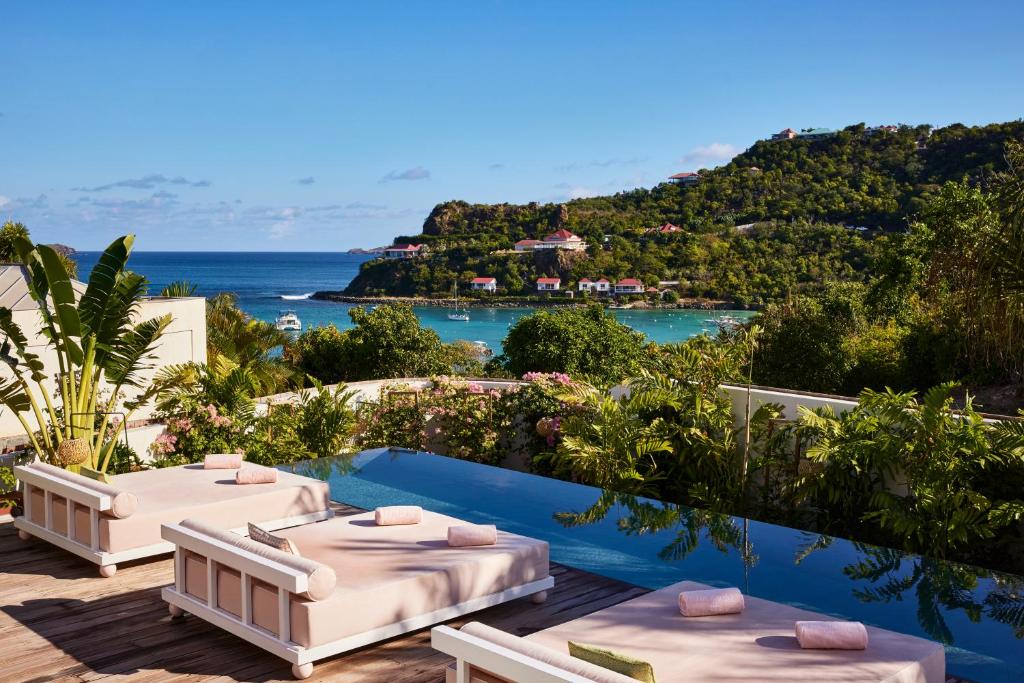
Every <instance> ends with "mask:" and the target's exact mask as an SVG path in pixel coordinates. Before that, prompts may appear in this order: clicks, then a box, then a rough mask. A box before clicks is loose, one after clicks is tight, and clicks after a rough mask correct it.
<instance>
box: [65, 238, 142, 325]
mask: <svg viewBox="0 0 1024 683" xmlns="http://www.w3.org/2000/svg"><path fill="white" fill-rule="evenodd" d="M134 242H135V236H134V235H125V236H124V237H119V238H117V239H116V240H114V241H113V242H111V243H110V246H108V247H107V248H106V249H105V250H104V251H103V255H102V256H100V259H99V261H97V262H96V265H95V266H93V269H92V273H90V274H89V285H88V287H86V290H85V294H83V295H82V299H81V301H80V302H79V304H78V310H79V315H80V316H81V320H82V325H83V327H85V329H86V330H88V331H92V332H96V333H97V336H98V337H99V336H101V335H100V334H99V332H100V330H101V329H102V328H103V327H104V325H105V324H108V325H109V322H108V320H109V318H110V316H109V315H108V314H107V312H108V308H110V307H111V306H117V304H118V301H117V300H116V297H114V296H113V294H114V292H115V289H116V288H117V286H118V283H119V280H120V279H121V275H122V273H124V269H125V265H126V264H127V263H128V256H129V255H130V254H131V251H132V244H133V243H134Z"/></svg>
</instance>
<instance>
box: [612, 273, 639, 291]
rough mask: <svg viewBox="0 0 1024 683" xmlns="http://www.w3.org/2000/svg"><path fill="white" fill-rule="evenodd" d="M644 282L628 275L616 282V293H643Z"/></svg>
mask: <svg viewBox="0 0 1024 683" xmlns="http://www.w3.org/2000/svg"><path fill="white" fill-rule="evenodd" d="M644 291H645V288H644V283H642V282H640V280H637V279H635V278H631V277H627V278H624V279H622V280H619V281H618V282H616V283H615V293H616V294H643V293H644Z"/></svg>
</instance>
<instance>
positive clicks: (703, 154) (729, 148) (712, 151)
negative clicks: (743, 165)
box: [679, 142, 743, 168]
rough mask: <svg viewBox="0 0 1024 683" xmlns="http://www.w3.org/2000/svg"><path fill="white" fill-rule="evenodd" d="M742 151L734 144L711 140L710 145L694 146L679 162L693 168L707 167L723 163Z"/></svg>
mask: <svg viewBox="0 0 1024 683" xmlns="http://www.w3.org/2000/svg"><path fill="white" fill-rule="evenodd" d="M742 151H743V150H741V149H740V148H739V147H737V146H736V145H730V144H726V143H724V142H712V143H711V144H710V145H699V146H697V147H694V148H693V149H691V150H690V151H689V152H687V153H686V154H684V155H683V156H682V158H681V159H680V160H679V163H681V164H684V165H686V166H688V167H693V168H708V167H710V166H718V165H719V164H723V163H725V162H727V161H729V160H730V159H732V158H733V157H734V156H736V155H737V154H739V153H740V152H742Z"/></svg>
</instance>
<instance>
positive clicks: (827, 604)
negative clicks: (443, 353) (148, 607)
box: [289, 449, 1024, 681]
mask: <svg viewBox="0 0 1024 683" xmlns="http://www.w3.org/2000/svg"><path fill="white" fill-rule="evenodd" d="M289 468H290V469H292V470H294V471H296V472H299V473H300V474H307V475H310V476H316V477H319V478H320V479H324V480H326V481H328V482H329V484H330V487H331V498H332V499H333V500H336V501H339V502H343V503H348V504H350V505H355V506H357V507H361V508H374V507H377V506H378V505H420V506H422V507H424V508H426V509H429V510H434V511H436V512H441V513H445V514H450V515H453V516H455V517H459V518H462V519H465V520H468V521H472V522H477V523H491V524H496V525H498V527H499V528H501V529H504V530H506V531H511V532H514V533H518V534H523V535H527V536H532V537H534V538H540V539H543V540H546V541H548V543H550V544H551V559H552V560H553V561H555V562H559V563H561V564H565V565H569V566H572V567H577V568H579V569H583V570H586V571H589V572H593V573H595V574H601V575H604V576H608V577H611V578H615V579H619V580H622V581H626V582H628V583H632V584H635V585H639V586H644V587H647V588H651V589H655V588H661V587H664V586H667V585H669V584H671V583H675V582H677V581H680V580H682V579H691V580H694V581H701V582H704V583H708V584H713V585H718V586H739V587H740V588H742V589H743V591H744V592H746V593H749V594H750V595H754V596H757V597H761V598H766V599H769V600H776V601H779V602H784V603H788V604H790V605H794V606H797V607H805V608H807V609H812V610H815V611H818V612H824V613H827V614H831V615H834V616H837V617H842V618H846V619H856V620H859V621H863V622H865V623H869V624H873V625H875V626H880V627H883V628H888V629H892V630H894V631H899V632H902V633H910V634H914V635H919V636H922V637H926V638H931V639H932V640H937V641H940V642H943V643H945V644H946V667H947V670H948V671H949V673H951V674H955V675H958V676H963V677H965V678H970V679H974V680H977V681H1021V680H1024V640H1022V638H1024V577H1020V576H1014V575H1009V574H999V573H996V572H991V571H988V570H983V569H979V568H977V567H969V566H965V565H957V564H953V563H948V562H940V561H938V560H932V559H928V558H924V557H920V556H917V555H911V554H908V553H903V552H899V551H896V550H891V549H887V548H879V547H876V546H869V545H865V544H859V543H853V542H850V541H846V540H843V539H839V538H833V537H829V536H822V535H819V534H813V533H808V532H803V531H797V530H794V529H789V528H786V527H780V526H775V525H772V524H764V523H761V522H754V521H748V520H745V519H742V518H739V517H730V516H727V515H720V514H714V513H708V512H703V511H701V510H695V509H691V508H686V507H682V506H678V505H671V504H667V503H661V502H659V501H655V500H651V499H646V498H637V497H632V496H623V495H618V494H614V493H610V492H604V491H601V490H600V489H596V488H593V487H589V486H582V485H580V484H573V483H570V482H565V481H559V480H556V479H548V478H546V477H539V476H536V475H532V474H525V473H522V472H514V471H511V470H504V469H501V468H497V467H490V466H487V465H480V464H477V463H471V462H466V461H462V460H455V459H452V458H447V457H444V456H440V455H433V454H429V453H416V452H410V451H401V450H387V449H377V450H372V451H365V452H363V453H360V454H358V455H356V456H354V457H339V458H332V459H322V460H314V461H308V462H304V463H297V464H295V465H291V466H289Z"/></svg>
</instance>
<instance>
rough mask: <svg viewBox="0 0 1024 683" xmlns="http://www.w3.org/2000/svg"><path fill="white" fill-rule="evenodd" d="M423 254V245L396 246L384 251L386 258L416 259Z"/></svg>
mask: <svg viewBox="0 0 1024 683" xmlns="http://www.w3.org/2000/svg"><path fill="white" fill-rule="evenodd" d="M421 253H423V245H422V244H396V245H394V246H391V247H388V248H387V249H385V250H384V258H393V259H408V258H416V257H417V256H419V255H420V254H421Z"/></svg>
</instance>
